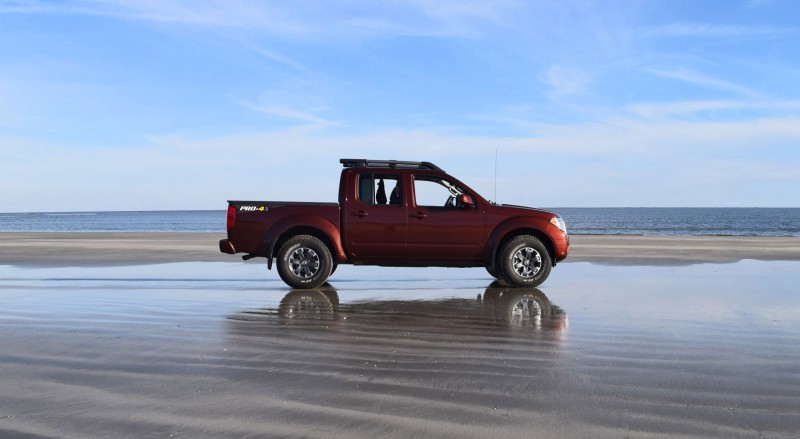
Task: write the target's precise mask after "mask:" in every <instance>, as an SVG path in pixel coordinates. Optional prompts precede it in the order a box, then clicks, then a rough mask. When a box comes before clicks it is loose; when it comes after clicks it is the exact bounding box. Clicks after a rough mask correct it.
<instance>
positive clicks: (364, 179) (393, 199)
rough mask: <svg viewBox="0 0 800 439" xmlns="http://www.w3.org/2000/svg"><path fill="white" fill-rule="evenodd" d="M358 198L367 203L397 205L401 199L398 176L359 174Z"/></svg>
mask: <svg viewBox="0 0 800 439" xmlns="http://www.w3.org/2000/svg"><path fill="white" fill-rule="evenodd" d="M358 199H359V200H361V201H363V202H365V203H368V204H388V205H395V206H399V205H400V204H401V203H402V200H403V196H402V193H401V186H400V177H398V176H397V175H387V174H360V175H359V176H358Z"/></svg>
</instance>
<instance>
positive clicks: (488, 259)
mask: <svg viewBox="0 0 800 439" xmlns="http://www.w3.org/2000/svg"><path fill="white" fill-rule="evenodd" d="M552 229H556V230H558V228H557V227H555V226H554V225H552V224H550V222H549V221H545V220H543V219H539V218H530V217H514V218H509V219H507V220H505V221H503V222H501V223H500V224H498V225H497V227H495V228H494V230H492V232H491V233H489V237H488V238H487V239H486V246H485V248H484V255H483V260H484V261H485V263H486V264H487V265H488V266H490V267H492V266H494V262H495V257H496V256H497V250H498V248H499V246H500V243H501V242H502V241H503V238H505V237H506V236H508V235H509V234H510V233H515V232H516V231H525V230H532V231H535V232H537V233H536V235H538V236H539V237H540V238H544V239H546V241H545V242H543V244H544V245H545V247H547V249H548V251H550V252H555V246H554V242H553V235H552V232H553V230H552ZM558 231H559V232H561V231H560V230H558ZM523 233H525V232H523ZM527 233H530V232H527ZM550 258H551V259H552V260H553V261H554V262H555V260H556V255H555V254H553V253H551V254H550Z"/></svg>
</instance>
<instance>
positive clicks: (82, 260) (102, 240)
mask: <svg viewBox="0 0 800 439" xmlns="http://www.w3.org/2000/svg"><path fill="white" fill-rule="evenodd" d="M222 238H225V236H224V234H217V233H16V232H0V265H35V266H53V265H55V266H97V265H101V266H102V265H130V264H155V263H165V262H197V261H200V262H217V261H218V262H231V261H237V260H239V256H233V255H226V254H223V253H220V252H219V250H218V246H217V242H218V241H219V240H220V239H222ZM570 240H571V245H570V255H569V257H568V258H567V259H566V261H565V262H595V263H603V264H634V265H641V264H692V263H703V262H735V261H739V260H742V259H756V260H790V261H798V260H800V237H754V236H619V235H573V236H571V237H570ZM259 261H260V262H263V259H256V260H254V262H259Z"/></svg>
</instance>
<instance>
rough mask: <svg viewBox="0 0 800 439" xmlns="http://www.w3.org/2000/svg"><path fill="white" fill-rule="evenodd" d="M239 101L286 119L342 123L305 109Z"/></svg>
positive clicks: (327, 124) (319, 122) (317, 123)
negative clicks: (299, 109)
mask: <svg viewBox="0 0 800 439" xmlns="http://www.w3.org/2000/svg"><path fill="white" fill-rule="evenodd" d="M237 103H238V104H239V105H241V106H243V107H245V108H249V109H251V110H255V111H258V112H260V113H265V114H269V115H272V116H276V117H280V118H284V119H291V120H297V121H300V122H307V123H311V124H315V125H321V126H336V125H340V124H339V123H338V122H334V121H332V120H328V119H324V118H322V117H319V116H317V115H315V114H312V113H307V112H303V111H298V110H295V109H293V108H289V107H284V106H280V105H258V104H253V103H251V102H246V101H237Z"/></svg>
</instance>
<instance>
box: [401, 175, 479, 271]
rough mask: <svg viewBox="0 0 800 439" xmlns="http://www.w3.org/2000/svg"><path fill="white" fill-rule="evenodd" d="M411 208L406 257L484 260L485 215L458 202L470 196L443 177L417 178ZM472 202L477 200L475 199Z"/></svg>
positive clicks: (413, 180) (433, 260) (409, 209)
mask: <svg viewBox="0 0 800 439" xmlns="http://www.w3.org/2000/svg"><path fill="white" fill-rule="evenodd" d="M412 185H413V194H412V197H410V200H409V208H408V214H409V219H408V234H407V236H408V237H407V240H406V254H407V255H408V256H409V258H414V259H421V260H428V261H430V262H436V261H439V260H440V261H444V262H448V261H476V260H479V259H480V258H481V250H482V249H483V240H484V222H485V215H484V213H483V211H482V209H477V208H475V207H474V206H473V207H466V206H465V205H463V203H461V201H460V200H459V198H460V196H461V195H462V194H466V195H469V194H467V193H466V192H465V191H464V190H463V189H461V188H459V187H458V186H456V185H455V184H454V183H452V182H450V181H448V180H446V179H443V178H441V177H434V176H425V175H418V176H417V175H415V176H414V177H413V178H412ZM470 198H471V199H472V200H473V202H474V200H475V198H474V197H472V196H470Z"/></svg>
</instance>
